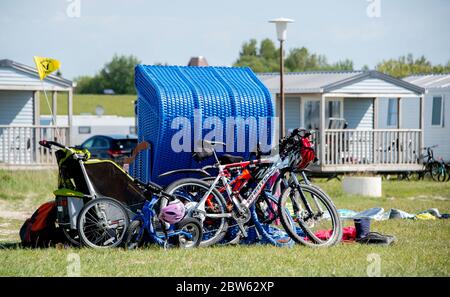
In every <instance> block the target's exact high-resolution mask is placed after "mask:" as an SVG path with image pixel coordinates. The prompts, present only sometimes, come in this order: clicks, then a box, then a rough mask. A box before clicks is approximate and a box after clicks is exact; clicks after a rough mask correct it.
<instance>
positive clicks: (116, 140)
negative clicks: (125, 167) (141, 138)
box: [78, 134, 138, 165]
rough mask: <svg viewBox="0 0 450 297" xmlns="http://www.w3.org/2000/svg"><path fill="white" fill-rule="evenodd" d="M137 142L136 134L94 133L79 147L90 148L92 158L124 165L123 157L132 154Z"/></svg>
mask: <svg viewBox="0 0 450 297" xmlns="http://www.w3.org/2000/svg"><path fill="white" fill-rule="evenodd" d="M137 142H138V140H137V137H136V136H135V135H121V134H120V135H94V136H92V137H90V138H88V139H86V140H85V141H84V142H83V143H82V144H81V145H80V146H78V148H83V149H87V150H89V152H90V153H91V158H95V159H107V160H113V161H114V162H117V163H119V164H121V165H122V162H123V158H125V157H129V156H131V152H132V151H133V149H134V148H135V147H136V145H137Z"/></svg>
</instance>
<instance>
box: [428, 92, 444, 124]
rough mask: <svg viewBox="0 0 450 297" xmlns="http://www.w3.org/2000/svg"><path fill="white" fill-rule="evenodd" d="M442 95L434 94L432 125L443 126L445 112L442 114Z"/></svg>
mask: <svg viewBox="0 0 450 297" xmlns="http://www.w3.org/2000/svg"><path fill="white" fill-rule="evenodd" d="M442 111H443V108H442V96H433V109H432V113H431V126H441V127H442V125H443V122H444V121H443V114H442Z"/></svg>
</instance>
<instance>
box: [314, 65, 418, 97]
mask: <svg viewBox="0 0 450 297" xmlns="http://www.w3.org/2000/svg"><path fill="white" fill-rule="evenodd" d="M367 78H378V79H381V80H384V81H387V82H389V83H392V84H394V85H396V86H399V87H402V88H405V89H407V90H410V91H412V92H414V93H416V94H424V93H425V89H424V88H422V87H419V86H417V85H414V84H412V83H409V82H407V81H404V80H402V79H399V78H395V77H393V76H390V75H387V74H385V73H382V72H379V71H376V70H369V71H364V72H362V73H361V74H359V75H356V76H353V77H349V78H346V79H343V80H341V81H338V82H335V83H332V84H329V85H326V86H323V90H324V92H330V91H332V90H335V89H339V88H342V87H345V86H348V85H351V84H354V83H356V82H359V81H362V80H364V79H367Z"/></svg>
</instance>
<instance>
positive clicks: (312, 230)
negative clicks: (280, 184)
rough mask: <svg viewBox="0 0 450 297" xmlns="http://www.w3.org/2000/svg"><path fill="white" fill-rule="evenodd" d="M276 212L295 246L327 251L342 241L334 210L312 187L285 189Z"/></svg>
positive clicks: (340, 229) (340, 225)
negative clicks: (302, 245)
mask: <svg viewBox="0 0 450 297" xmlns="http://www.w3.org/2000/svg"><path fill="white" fill-rule="evenodd" d="M278 212H279V217H280V220H281V223H282V225H283V227H284V228H285V230H286V232H287V233H288V234H289V235H290V236H291V238H292V239H293V240H295V241H296V242H297V243H301V244H304V245H306V246H310V247H329V246H332V245H335V244H337V243H338V242H340V241H341V238H342V222H341V220H340V218H339V215H338V212H337V209H336V206H335V205H334V203H333V202H332V201H331V199H330V198H329V197H328V196H327V195H326V194H325V193H324V192H323V191H319V190H317V189H316V188H315V187H313V186H309V185H304V184H299V185H298V186H290V187H288V188H286V189H285V190H284V192H283V194H282V195H281V198H280V200H279V202H278Z"/></svg>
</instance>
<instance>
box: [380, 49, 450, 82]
mask: <svg viewBox="0 0 450 297" xmlns="http://www.w3.org/2000/svg"><path fill="white" fill-rule="evenodd" d="M376 70H378V71H380V72H383V73H386V74H389V75H392V76H395V77H406V76H408V75H412V74H427V73H445V72H450V61H448V62H447V64H446V65H441V64H438V65H432V63H431V62H430V61H428V60H427V59H426V58H425V57H424V56H421V57H419V58H417V59H414V57H413V55H412V54H408V55H406V56H401V57H399V58H398V59H389V60H383V61H382V62H380V63H378V64H377V66H376Z"/></svg>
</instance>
